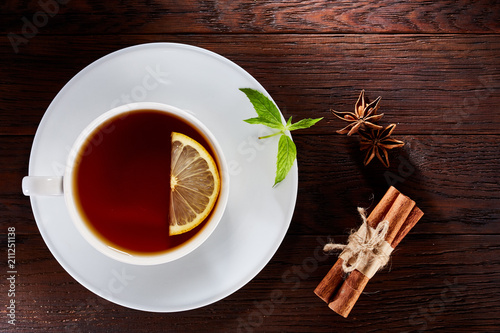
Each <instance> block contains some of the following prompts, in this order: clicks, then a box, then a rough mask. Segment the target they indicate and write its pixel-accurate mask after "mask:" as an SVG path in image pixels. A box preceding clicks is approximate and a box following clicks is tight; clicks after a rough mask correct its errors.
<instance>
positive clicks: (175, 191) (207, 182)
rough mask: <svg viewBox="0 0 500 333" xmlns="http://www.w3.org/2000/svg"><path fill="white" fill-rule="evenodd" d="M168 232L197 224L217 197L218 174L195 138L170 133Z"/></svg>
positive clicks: (181, 230) (213, 163)
mask: <svg viewBox="0 0 500 333" xmlns="http://www.w3.org/2000/svg"><path fill="white" fill-rule="evenodd" d="M170 189H171V195H170V235H179V234H182V233H185V232H187V231H189V230H191V229H193V228H195V227H196V226H198V225H199V224H200V223H201V222H203V220H205V218H206V217H207V216H208V214H210V212H211V211H212V208H213V207H214V205H215V202H216V201H217V196H218V195H219V190H220V178H219V172H218V171H217V165H216V164H215V161H214V159H213V158H212V156H211V155H210V154H209V153H208V151H207V150H206V149H205V148H204V147H203V146H202V145H201V144H200V143H198V142H197V141H195V140H193V139H192V138H190V137H188V136H186V135H184V134H181V133H177V132H173V133H172V157H171V166H170Z"/></svg>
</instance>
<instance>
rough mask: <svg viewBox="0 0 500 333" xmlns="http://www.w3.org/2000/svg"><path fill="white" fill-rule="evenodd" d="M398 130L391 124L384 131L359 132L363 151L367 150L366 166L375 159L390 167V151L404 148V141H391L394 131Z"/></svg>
mask: <svg viewBox="0 0 500 333" xmlns="http://www.w3.org/2000/svg"><path fill="white" fill-rule="evenodd" d="M395 128H396V124H390V125H389V126H387V127H386V128H384V129H370V130H369V131H359V135H360V136H361V150H367V149H368V151H367V152H366V157H365V160H364V162H363V163H364V164H365V165H368V163H370V162H371V160H372V159H373V157H375V156H377V158H378V159H379V160H380V162H382V164H384V166H385V167H386V168H388V167H389V155H388V153H387V150H388V149H393V148H397V147H402V146H404V144H405V143H404V142H403V141H399V140H396V139H391V138H390V136H391V134H392V131H394V129H395Z"/></svg>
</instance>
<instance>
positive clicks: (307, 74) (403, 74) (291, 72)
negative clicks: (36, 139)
mask: <svg viewBox="0 0 500 333" xmlns="http://www.w3.org/2000/svg"><path fill="white" fill-rule="evenodd" d="M221 40H223V41H224V42H223V43H221ZM146 42H181V43H187V44H192V45H196V46H200V47H204V48H207V49H209V50H212V51H215V52H217V53H219V54H221V55H223V56H226V57H228V58H229V59H230V60H232V61H234V62H236V63H237V64H238V65H240V66H242V67H243V68H244V69H246V70H247V71H248V72H249V73H250V74H252V75H253V76H254V77H255V78H256V79H257V80H259V82H261V83H262V84H263V86H264V87H265V88H266V89H267V90H268V91H269V93H270V94H271V95H272V96H273V98H274V99H275V101H276V103H277V104H278V106H279V107H280V109H281V110H282V111H283V113H284V114H285V115H286V116H287V117H289V116H294V118H295V119H297V120H298V119H300V118H305V117H325V121H323V122H321V123H319V124H317V125H316V126H315V127H314V128H313V129H311V130H305V131H303V133H314V134H326V133H333V131H334V130H335V129H338V128H341V127H342V121H340V120H338V119H337V118H334V117H333V115H332V114H331V113H330V111H329V110H330V109H332V108H333V109H336V110H338V111H353V109H354V103H355V102H356V99H357V97H358V95H359V92H360V90H361V89H365V90H366V94H367V96H368V97H369V98H371V99H374V98H376V97H377V96H382V102H381V108H380V112H384V113H385V114H386V115H385V116H384V118H383V119H382V122H381V123H382V124H384V125H387V124H389V123H392V122H393V123H397V124H398V129H397V132H398V133H401V134H412V133H419V134H435V133H438V134H456V133H461V134H468V135H471V134H473V135H479V134H481V135H482V134H498V133H499V128H500V114H499V113H498V112H491V110H496V109H497V108H498V105H500V94H499V93H498V92H499V91H500V58H499V57H498V53H499V51H500V39H499V38H498V37H497V36H495V35H491V36H489V35H445V36H439V37H436V36H432V35H396V36H393V35H312V36H309V35H268V36H262V35H169V36H161V35H145V36H139V35H134V36H108V35H104V36H71V35H70V36H57V37H55V36H36V37H35V38H33V39H32V40H31V41H30V42H29V43H28V44H27V45H25V46H24V48H23V47H21V51H20V52H19V53H18V54H14V53H13V50H12V49H11V48H10V46H9V42H8V40H6V39H2V40H0V61H1V62H2V64H3V66H2V68H1V69H0V70H1V77H2V83H3V84H2V85H0V102H1V103H0V104H1V105H2V106H1V109H0V110H1V111H0V134H8V135H12V134H23V135H25V134H29V135H32V134H34V133H35V130H36V127H37V125H38V122H39V121H40V119H41V117H42V115H43V113H44V112H45V110H46V108H47V107H48V105H49V104H50V101H51V100H52V99H53V98H54V97H55V95H56V94H57V92H58V91H59V90H60V89H61V88H62V87H63V86H64V84H65V83H66V82H67V81H69V80H70V79H71V77H73V76H74V75H76V74H77V73H78V72H79V71H80V70H81V69H82V68H83V67H85V66H86V65H88V64H90V63H92V62H93V61H95V60H97V59H98V58H100V57H102V56H104V55H106V54H108V53H110V52H112V51H115V50H117V49H121V48H123V47H126V46H130V45H135V44H140V43H146ZM63 55H64V56H63ZM284 55H285V56H284ZM40 63H43V64H44V65H43V66H40V65H39V64H40ZM20 108H22V112H19V109H20ZM485 115H488V116H485Z"/></svg>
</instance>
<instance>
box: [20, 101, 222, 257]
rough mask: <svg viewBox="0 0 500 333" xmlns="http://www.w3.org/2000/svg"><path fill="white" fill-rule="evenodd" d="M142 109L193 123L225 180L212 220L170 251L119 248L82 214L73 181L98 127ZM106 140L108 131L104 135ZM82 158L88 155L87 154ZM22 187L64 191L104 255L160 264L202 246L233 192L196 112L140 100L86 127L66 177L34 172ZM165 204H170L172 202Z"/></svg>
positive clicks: (32, 191)
mask: <svg viewBox="0 0 500 333" xmlns="http://www.w3.org/2000/svg"><path fill="white" fill-rule="evenodd" d="M140 110H154V111H155V112H161V113H166V114H168V115H171V116H174V117H176V118H180V119H182V121H183V122H185V123H188V124H189V125H190V126H191V127H193V128H195V129H196V131H197V132H199V133H201V134H202V135H203V137H204V138H205V139H206V140H207V141H208V144H209V145H210V146H211V148H212V150H213V153H214V155H215V156H214V159H216V163H217V165H218V167H219V175H220V180H221V187H220V192H219V197H218V199H217V203H216V204H215V206H214V208H213V210H212V212H211V214H210V215H209V217H208V218H207V219H208V221H207V222H206V224H205V225H204V226H203V227H202V228H201V229H200V230H199V231H198V232H197V233H196V234H195V235H194V236H192V237H191V238H189V239H188V240H186V241H185V242H184V243H182V244H181V245H179V246H176V247H174V248H172V249H169V250H166V251H160V252H151V253H148V252H141V253H137V252H134V251H130V252H127V251H123V249H117V248H115V247H113V246H112V244H110V243H109V242H107V241H106V240H105V239H103V236H102V235H99V234H98V233H97V232H96V231H95V230H94V229H93V227H91V226H90V225H89V223H88V222H86V221H85V218H84V217H83V216H82V213H81V208H79V207H78V202H77V199H76V195H75V184H74V183H75V182H74V181H73V179H74V177H75V172H76V169H77V168H76V167H77V163H78V161H79V156H80V157H81V156H82V155H85V154H86V152H85V151H83V150H85V147H86V143H88V142H89V138H92V135H93V134H94V131H95V130H96V129H98V128H101V127H102V126H103V124H104V123H106V122H107V121H108V120H110V119H114V118H115V117H117V116H127V114H129V113H130V112H138V111H140ZM102 140H106V135H104V136H103V137H102ZM87 148H88V144H87ZM82 158H85V156H84V157H82ZM167 172H168V171H167ZM145 176H147V175H145ZM22 188H23V193H24V194H25V195H29V196H47V195H63V196H64V199H65V203H66V206H67V208H68V211H69V213H70V216H71V219H72V221H73V222H74V224H75V226H76V228H77V230H78V231H79V233H80V234H81V235H82V236H83V238H84V239H85V240H86V241H87V242H89V243H90V244H91V245H92V246H93V247H94V248H95V249H97V250H98V251H99V252H101V253H103V254H104V255H106V256H108V257H110V258H113V259H115V260H118V261H121V262H124V263H129V264H136V265H156V264H162V263H166V262H169V261H172V260H175V259H178V258H181V257H183V256H185V255H186V254H188V253H190V252H192V251H193V250H195V249H196V248H197V247H199V246H200V245H201V244H202V243H203V242H204V241H205V240H206V239H207V238H208V237H209V236H210V235H211V234H212V232H213V231H214V229H215V228H216V227H217V225H218V223H219V221H220V220H221V218H222V215H223V213H224V209H225V207H226V204H227V200H228V195H229V173H228V167H227V163H226V160H225V158H224V154H223V152H222V149H221V147H220V145H219V143H218V142H217V140H216V138H215V137H214V135H213V134H212V133H211V132H210V131H209V130H208V128H207V127H206V126H205V125H204V124H203V123H201V122H200V121H199V120H198V119H196V118H195V117H194V116H193V115H191V114H189V113H187V112H185V111H183V110H180V109H178V108H176V107H173V106H170V105H166V104H161V103H153V102H139V103H131V104H126V105H122V106H119V107H116V108H114V109H112V110H110V111H108V112H106V113H104V114H102V115H101V116H99V117H98V118H96V119H95V120H94V121H92V122H91V123H90V124H89V125H88V126H87V127H86V128H85V130H83V131H82V132H81V133H80V135H79V136H78V138H77V140H76V141H75V143H74V144H73V147H72V149H71V151H70V153H69V156H68V159H67V163H66V170H65V173H64V175H63V176H62V177H61V176H47V175H30V176H27V177H24V178H23V182H22ZM96 190H97V189H96ZM165 191H170V189H169V188H165ZM165 204H166V205H168V203H165ZM166 223H168V221H166Z"/></svg>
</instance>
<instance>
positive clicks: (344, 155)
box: [0, 134, 500, 235]
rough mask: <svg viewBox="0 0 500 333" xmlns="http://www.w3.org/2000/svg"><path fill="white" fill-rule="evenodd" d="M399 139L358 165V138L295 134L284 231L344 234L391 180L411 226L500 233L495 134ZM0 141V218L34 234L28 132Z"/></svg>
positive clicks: (499, 151) (499, 144) (499, 152)
mask: <svg viewBox="0 0 500 333" xmlns="http://www.w3.org/2000/svg"><path fill="white" fill-rule="evenodd" d="M399 138H400V139H402V140H403V141H405V142H406V146H405V147H403V148H401V149H399V150H394V151H391V154H390V161H391V167H390V168H389V169H386V168H384V167H383V165H382V164H381V163H379V162H378V161H376V160H375V161H373V162H372V163H371V164H370V165H369V166H368V167H364V166H363V158H364V155H363V154H362V152H360V151H359V143H358V139H357V138H355V137H353V138H351V137H350V138H348V137H346V136H342V135H339V134H333V135H297V136H295V137H294V139H295V142H296V145H297V150H298V164H299V179H300V183H299V192H298V198H297V205H296V209H295V213H294V216H293V220H292V224H291V227H290V230H289V234H296V235H302V234H305V235H315V234H319V235H331V234H344V233H345V232H346V231H348V230H350V229H351V228H354V227H356V226H358V225H359V224H360V223H361V220H360V218H359V215H358V213H357V210H356V207H358V206H360V207H366V208H368V207H370V206H371V205H372V204H373V202H378V200H380V198H382V196H383V194H384V193H385V191H386V190H387V188H388V187H389V185H395V186H396V188H398V189H399V190H400V191H401V192H402V193H403V194H405V195H407V196H409V197H410V198H412V199H413V200H415V201H416V203H417V206H418V207H420V208H421V209H422V210H423V211H424V212H425V218H424V219H423V221H421V222H420V223H419V224H418V225H417V226H416V227H415V228H414V229H413V230H412V232H411V233H418V234H444V235H446V234H450V233H453V234H470V233H472V234H490V233H493V234H499V233H500V225H499V224H498V223H497V221H499V220H500V205H499V203H500V192H499V191H498V189H499V185H500V177H499V175H498V172H497V171H498V170H497V169H496V168H494V167H492V166H493V165H497V164H498V161H499V160H500V141H499V139H498V136H485V137H484V138H483V141H478V140H477V139H476V138H475V137H468V136H461V135H455V136H442V135H439V136H431V137H430V136H425V135H415V136H401V137H399ZM0 143H1V144H2V147H3V149H2V150H0V177H1V179H3V180H4V181H3V183H2V186H1V187H0V195H1V196H2V199H3V200H2V201H1V202H0V205H1V207H2V208H3V210H2V214H0V221H1V222H2V224H8V223H11V222H13V221H15V222H16V225H17V226H18V227H19V228H18V232H20V233H38V229H37V227H36V225H35V223H34V221H33V217H32V214H31V212H30V203H29V199H28V198H27V197H24V196H23V195H22V194H21V180H22V177H23V176H25V175H26V174H27V166H28V157H29V151H30V149H31V144H32V137H30V136H4V137H0ZM489 161H491V162H489ZM443 166H448V167H445V168H444V167H443ZM252 167H256V168H263V169H266V168H272V166H266V165H254V166H252ZM450 179H453V181H450ZM391 182H395V184H392V183H391ZM372 195H373V196H374V199H373V200H370V198H371V196H372ZM1 232H4V231H1V230H0V233H1Z"/></svg>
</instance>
